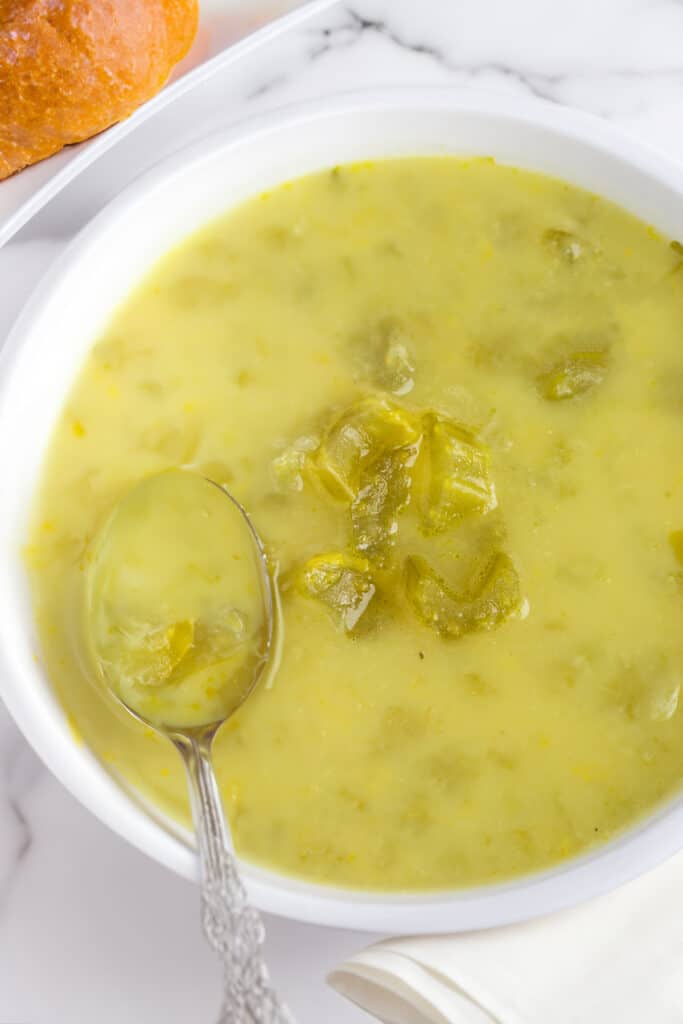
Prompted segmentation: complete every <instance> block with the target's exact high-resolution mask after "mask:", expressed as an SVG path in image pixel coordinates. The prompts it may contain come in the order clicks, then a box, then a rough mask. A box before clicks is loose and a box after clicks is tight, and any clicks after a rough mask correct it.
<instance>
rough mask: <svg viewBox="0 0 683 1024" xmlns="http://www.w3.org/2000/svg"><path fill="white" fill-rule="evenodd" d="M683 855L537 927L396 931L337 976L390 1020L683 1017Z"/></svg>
mask: <svg viewBox="0 0 683 1024" xmlns="http://www.w3.org/2000/svg"><path fill="white" fill-rule="evenodd" d="M682 911H683V854H678V855H677V856H676V857H674V858H673V859H672V860H670V861H668V863H666V864H665V865H664V866H663V867H660V868H658V869H657V870H655V871H652V872H650V873H649V874H647V875H645V876H643V877H642V878H640V879H638V880H637V881H635V882H631V883H630V884H628V885H626V886H624V887H623V888H621V889H619V890H617V891H615V892H613V893H610V894H609V895H607V896H603V897H601V898H600V899H597V900H593V901H592V902H590V903H584V904H582V905H581V906H579V907H577V908H576V909H573V910H569V911H563V912H562V913H559V914H554V915H552V916H551V917H546V918H543V919H541V920H537V921H534V922H531V923H529V924H522V925H515V926H513V927H508V928H500V929H497V930H492V931H488V932H474V933H469V934H463V935H444V936H439V937H432V938H414V939H389V940H388V941H386V942H381V943H379V944H378V945H376V946H371V947H369V948H368V949H366V950H364V951H363V952H362V953H358V954H357V955H356V956H354V957H352V958H351V959H350V960H348V961H347V962H346V963H344V964H342V965H341V966H340V967H338V968H337V969H336V970H334V971H333V972H332V973H331V975H330V977H329V979H328V980H329V983H330V984H331V985H332V986H333V987H334V988H335V989H336V990H337V991H338V992H340V993H341V994H342V995H345V996H346V997H347V998H349V999H351V1000H352V1001H353V1002H355V1003H357V1004H358V1005H359V1006H361V1007H362V1008H363V1009H364V1010H367V1011H368V1012H369V1013H371V1014H373V1015H374V1016H375V1017H377V1018H378V1019H379V1020H381V1021H383V1022H384V1024H492V1022H494V1024H681V1022H683V912H682Z"/></svg>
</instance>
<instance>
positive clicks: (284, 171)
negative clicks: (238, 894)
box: [0, 89, 683, 932]
mask: <svg viewBox="0 0 683 1024" xmlns="http://www.w3.org/2000/svg"><path fill="white" fill-rule="evenodd" d="M433 153H455V154H463V155H471V154H486V155H489V154H490V155H493V156H495V157H496V158H497V159H498V160H499V161H501V162H505V163H511V164H516V165H519V166H521V167H528V168H532V169H535V170H539V171H545V172H548V173H549V174H554V175H558V176H560V177H563V178H565V179H567V180H569V181H571V182H574V183H576V184H578V185H581V186H583V187H585V188H588V189H591V190H593V191H595V192H599V193H601V194H602V195H605V196H608V197H609V198H611V199H613V200H615V201H616V202H617V203H620V204H621V205H622V206H624V207H626V208H627V209H629V210H631V211H633V212H634V213H635V214H637V215H638V216H640V217H642V218H644V219H645V220H646V221H649V222H650V223H652V224H654V225H655V226H656V227H658V228H660V229H661V230H662V231H664V232H666V233H668V234H669V235H676V236H678V237H682V236H683V169H682V168H681V167H679V166H677V165H675V164H672V163H671V162H669V161H668V160H667V159H665V158H664V157H662V156H660V155H657V154H656V153H654V152H649V151H646V150H643V149H642V148H640V147H639V146H638V145H636V144H635V143H633V142H632V141H630V140H629V139H627V138H625V137H622V136H621V135H620V134H618V133H617V132H616V131H614V130H613V129H612V128H610V127H609V125H607V124H605V123H603V122H601V121H598V120H596V119H592V118H589V117H586V116H584V115H580V114H578V113H574V112H571V111H569V110H564V109H562V108H560V107H554V106H550V105H545V104H541V103H538V102H528V101H522V100H519V99H516V98H503V97H497V96H494V95H490V96H483V95H479V96H476V95H471V94H468V93H464V92H462V91H451V90H443V89H421V90H410V91H406V90H396V91H391V92H382V93H365V94H355V95H354V94H352V95H345V96H342V97H339V98H337V99H336V100H333V101H330V100H326V101H324V102H322V103H319V104H313V105H306V106H302V107H298V108H292V109H288V110H282V111H279V112H276V113H274V114H270V115H268V116H266V117H262V118H259V119H257V120H253V121H250V122H248V123H245V124H244V125H241V126H238V127H237V128H236V129H234V130H232V131H230V132H229V133H225V134H221V135H218V136H214V137H211V138H209V139H206V140H205V141H203V142H201V143H200V144H198V145H196V146H193V147H192V148H191V149H188V150H185V151H183V152H181V153H179V154H177V155H176V156H174V157H172V158H171V159H169V160H167V161H165V162H164V163H163V164H162V165H161V166H159V167H158V168H156V169H155V170H153V171H152V172H151V173H149V174H146V175H145V176H144V177H143V178H142V179H140V180H139V181H138V182H136V183H135V184H134V185H132V186H131V187H130V188H128V189H126V191H125V192H124V193H123V194H122V195H121V196H120V197H119V198H118V199H116V200H115V201H114V202H113V203H111V204H110V205H109V206H108V207H107V208H106V209H105V210H104V211H103V212H102V213H101V214H100V215H99V216H98V217H96V218H95V219H94V220H93V221H92V223H91V224H90V225H89V226H88V227H87V228H86V229H85V230H84V231H83V232H82V233H81V234H80V235H79V237H78V238H77V239H76V240H75V241H74V243H73V244H72V245H71V246H70V247H69V249H68V251H67V253H66V254H65V255H64V257H63V258H62V259H61V260H60V261H59V265H58V266H57V267H56V268H55V269H54V270H52V272H51V273H50V274H49V275H48V277H47V278H46V280H45V281H44V282H43V283H42V284H41V286H40V287H39V289H38V291H37V292H36V294H35V295H34V297H33V298H32V300H31V301H30V303H29V305H28V307H27V308H26V309H25V311H24V313H23V314H22V316H21V317H20V319H19V321H18V322H17V324H16V326H15V328H14V330H13V332H12V334H11V337H10V338H9V340H8V342H7V344H6V346H5V348H4V350H3V353H2V356H1V357H0V480H1V481H2V485H1V486H2V500H1V501H0V565H1V566H2V569H1V570H0V694H1V695H2V697H3V698H4V700H5V702H6V704H7V706H8V707H9V709H10V711H11V713H12V715H13V716H14V718H15V719H16V721H17V724H18V725H19V727H20V728H21V730H22V731H23V733H24V735H25V736H26V738H27V739H28V740H29V742H30V743H31V744H32V745H33V747H34V748H35V750H36V751H37V753H38V754H39V755H40V756H41V757H42V759H43V760H44V761H45V763H46V764H47V765H48V767H49V768H51V770H52V771H53V772H54V773H55V775H56V776H57V777H58V778H59V779H60V780H61V781H62V782H63V783H64V785H65V786H66V787H67V788H68V789H69V790H71V792H72V793H73V794H74V795H75V796H76V797H77V798H78V799H79V800H80V801H81V802H82V803H83V804H85V806H86V807H88V808H90V810H91V811H93V813H94V814H96V815H97V816H98V817H99V818H101V820H102V821H104V822H106V824H107V825H109V826H110V827H111V828H113V829H114V830H115V831H116V832H118V833H119V834H120V835H122V836H125V838H126V839H128V840H129V841H130V842H132V843H133V844H134V845H135V846H137V847H139V848H140V849H141V850H144V851H145V852H146V853H148V854H149V855H150V856H151V857H153V858H154V859H155V860H157V861H159V862H160V863H162V864H165V865H167V866H168V867H170V868H172V869H173V870H175V871H177V872H178V873H179V874H181V875H185V876H187V877H194V876H195V856H194V853H193V852H192V850H191V848H190V847H189V846H188V845H187V844H186V843H183V841H182V839H181V838H179V836H178V831H177V829H176V830H175V831H174V830H172V829H168V828H165V827H164V825H163V823H161V822H160V821H159V820H158V819H157V820H155V818H154V817H153V816H150V815H148V814H146V813H145V811H144V809H143V808H142V807H141V805H140V803H139V802H137V801H135V800H134V799H133V798H131V796H129V795H127V794H126V793H125V792H124V791H123V790H122V789H121V788H119V786H118V785H117V784H116V783H115V782H114V781H113V780H112V778H111V777H110V776H109V775H108V774H107V772H106V771H105V770H104V769H103V768H102V766H101V765H100V764H99V763H98V761H97V760H96V759H95V758H94V757H93V756H92V754H90V753H89V752H88V750H87V749H84V748H83V747H80V746H77V745H76V744H75V743H74V742H73V739H72V736H71V733H70V731H69V728H68V726H67V723H66V720H65V716H64V713H63V712H62V710H61V708H60V706H59V705H58V703H57V701H56V700H55V697H54V695H53V693H52V691H51V689H50V685H49V681H48V679H47V678H46V677H45V674H44V673H43V671H42V670H41V668H40V666H39V665H38V664H37V663H36V660H35V658H34V652H35V651H36V650H37V649H38V646H39V645H38V639H37V636H36V629H35V625H34V622H33V617H32V612H31V606H30V601H29V593H28V586H27V580H26V574H25V571H24V567H23V565H22V561H21V556H20V549H21V547H22V544H23V543H24V541H25V533H26V524H27V519H28V514H29V507H30V504H31V500H32V496H33V493H34V490H35V487H36V482H37V480H38V477H39V474H40V470H41V463H42V460H43V456H44V453H45V449H46V446H47V444H48V441H49V439H50V435H51V432H52V429H53V426H54V423H55V420H56V418H57V416H58V414H59V413H60V411H61V408H62V405H63V402H64V399H65V396H66V394H67V392H68V390H69V388H70V386H71V382H72V380H73V379H74V376H75V374H76V372H77V370H78V368H79V366H80V365H81V363H82V361H83V359H84V357H85V355H86V353H87V351H88V349H89V348H90V346H91V344H92V343H93V341H94V340H95V338H96V337H97V335H98V332H99V331H100V329H101V327H102V326H103V324H104V323H105V321H106V320H107V318H108V317H109V316H110V314H111V313H112V311H113V310H114V309H115V308H116V306H117V305H118V304H119V303H120V301H121V300H122V299H123V298H124V297H125V296H126V294H127V293H128V292H129V290H130V289H131V287H132V286H133V285H134V284H135V283H136V282H137V281H138V280H139V279H140V278H141V277H142V276H143V275H144V274H145V272H146V271H147V269H148V268H149V267H150V266H151V265H152V264H153V263H154V261H155V260H156V259H157V258H158V257H159V256H160V255H161V254H162V253H163V252H165V251H166V250H167V249H168V248H169V247H170V246H172V245H173V244H174V243H175V242H177V241H178V240H179V239H181V238H182V237H183V236H184V235H186V234H188V233H189V232H191V231H193V230H194V229H195V228H197V227H198V226H199V225H201V224H202V223H204V222H205V221H207V220H209V219H211V218H212V217H214V216H215V215H217V214H219V213H221V212H222V211H224V210H225V209H226V208H228V207H230V206H232V205H234V204H235V203H239V202H240V201H241V200H243V199H245V198H246V197H247V196H250V195H252V194H253V193H255V192H259V191H261V190H263V189H267V188H269V187H271V186H273V185H275V184H277V183H278V182H281V181H283V180H286V179H289V178H292V177H296V176H298V175H301V174H305V173H307V172H309V171H314V170H316V169H318V168H323V167H329V166H332V165H334V164H338V163H343V162H346V161H351V160H357V159H363V158H364V159H367V158H373V157H385V156H399V155H407V154H433ZM681 848H683V798H679V799H674V800H672V801H670V802H669V803H668V804H667V805H666V806H664V807H663V808H661V809H660V810H659V811H658V812H657V813H656V814H654V815H652V816H651V817H650V818H648V819H647V820H646V821H644V822H641V823H639V824H638V825H637V826H636V827H634V828H632V829H630V830H629V831H628V832H626V833H624V834H623V835H622V836H621V837H619V838H618V839H616V840H614V841H613V842H611V843H609V844H607V845H606V846H605V847H603V848H601V849H600V850H598V851H597V852H593V853H591V854H588V855H585V856H583V857H580V858H577V859H575V860H572V861H570V862H567V863H565V864H564V865H562V866H559V867H557V868H554V869H552V870H549V871H545V872H542V873H539V874H536V875H533V876H529V877H525V878H519V879H516V880H513V881H510V882H509V883H506V884H504V885H495V886H485V887H481V888H476V889H471V890H468V891H465V892H440V893H429V894H424V893H422V894H405V895H401V894H381V893H378V894H375V893H361V892H354V891H346V890H340V889H333V888H331V887H324V886H318V885H312V884H307V883H305V882H300V881H295V880H292V879H289V878H286V877H284V876H281V875H278V874H276V873H274V872H270V871H265V870H261V869H258V868H254V867H251V866H250V865H248V864H244V865H243V870H244V877H245V880H246V883H247V887H248V890H249V893H250V896H251V899H252V900H253V902H254V903H255V904H256V905H257V906H258V907H260V908H261V909H263V910H267V911H271V912H273V913H277V914H283V915H285V916H287V917H293V918H299V919H301V920H305V921H313V922H318V923H321V924H331V925H337V926H343V927H351V928H364V929H370V930H376V931H393V932H429V931H456V930H461V929H468V928H483V927H489V926H493V925H501V924H505V923H509V922H512V921H517V920H521V919H524V918H529V917H533V916H535V915H539V914H543V913H547V912H549V911H552V910H557V909H559V908H560V907H564V906H567V905H570V904H572V903H576V902H578V901H579V900H582V899H585V898H586V897H589V896H594V895H597V894H598V893H601V892H604V891H606V890H608V889H610V888H611V887H614V886H616V885H618V884H620V883H622V882H625V881H627V880H628V879H630V878H633V877H635V876H636V875H638V874H640V873H641V872H644V871H646V870H648V869H649V868H651V867H653V866H654V865H655V864H657V863H659V862H660V861H663V860H664V859H665V858H666V857H668V856H670V855H672V854H673V853H674V852H676V851H677V850H679V849H681Z"/></svg>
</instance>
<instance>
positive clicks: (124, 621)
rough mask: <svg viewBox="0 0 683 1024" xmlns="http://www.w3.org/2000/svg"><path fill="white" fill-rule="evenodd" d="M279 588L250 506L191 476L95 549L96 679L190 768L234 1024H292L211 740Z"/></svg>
mask: <svg viewBox="0 0 683 1024" xmlns="http://www.w3.org/2000/svg"><path fill="white" fill-rule="evenodd" d="M273 608H274V594H273V585H272V583H271V579H270V575H269V573H268V566H267V563H266V558H265V554H264V551H263V546H262V544H261V541H260V539H259V537H258V534H257V533H256V531H255V529H254V527H253V526H252V524H251V520H250V519H249V517H248V516H247V514H246V512H245V511H244V509H243V508H242V507H241V505H240V504H239V503H238V502H237V501H236V500H235V499H234V498H233V497H232V496H231V495H230V494H228V492H227V491H225V490H224V489H223V488H222V487H219V486H218V484H215V483H213V482H212V481H210V480H207V479H205V478H204V477H202V476H199V475H197V474H195V473H192V472H190V471H187V470H180V469H172V470H167V471H165V472H163V473H159V474H157V475H155V476H151V477H148V478H146V479H144V480H143V481H142V482H141V483H139V484H138V485H137V486H136V487H134V488H133V489H132V490H131V491H129V492H128V493H127V494H126V495H125V496H124V497H123V498H122V500H121V501H120V502H119V503H118V504H117V505H116V506H115V508H114V509H113V511H112V512H111V514H110V515H109V517H108V519H107V520H106V522H105V523H104V525H103V526H102V528H101V530H100V531H99V533H98V535H97V537H96V538H95V540H94V542H93V545H92V547H91V550H90V558H89V565H88V570H87V573H86V579H85V601H84V629H83V635H84V641H85V647H86V649H87V652H88V654H89V660H90V661H91V662H92V665H93V669H94V674H95V675H96V677H97V679H98V680H99V681H100V682H101V683H103V684H104V685H106V686H107V687H108V689H109V690H110V692H111V693H112V694H113V695H114V696H115V697H116V699H117V700H118V701H119V702H120V703H121V704H123V706H124V707H125V708H127V710H128V711H130V712H131V713H132V714H133V715H134V716H135V717H136V718H138V719H139V720H141V721H143V722H144V723H145V724H147V725H150V726H151V727H152V728H154V729H157V730H158V731H159V732H162V733H163V734H164V735H166V736H168V737H169V738H170V739H171V740H172V741H173V743H174V744H175V745H176V747H177V748H178V750H179V751H180V753H181V754H182V756H183V760H184V762H185V766H186V769H187V775H188V782H189V786H190V796H191V803H192V812H193V820H194V824H195V830H196V833H197V842H198V848H199V858H200V868H201V881H202V919H203V925H204V931H205V934H206V937H207V939H208V941H209V942H210V944H211V945H212V946H213V948H214V949H216V950H217V952H219V953H220V954H221V956H222V958H223V963H224V968H225V975H226V994H225V1003H224V1007H223V1011H222V1015H221V1018H220V1021H221V1022H225V1024H228V1022H230V1024H251V1022H256V1021H258V1022H260V1024H284V1022H290V1021H291V1020H292V1018H291V1016H290V1015H289V1012H288V1011H287V1010H286V1009H285V1008H284V1007H283V1006H282V1005H281V1004H280V1002H279V1000H278V998H277V996H276V995H275V993H274V991H273V989H272V987H271V986H270V982H269V979H268V972H267V969H266V966H265V964H264V962H263V959H262V957H261V944H262V942H263V937H264V929H263V925H262V923H261V919H260V917H259V915H258V913H257V912H256V911H255V910H253V909H251V908H250V907H248V906H247V903H246V893H245V890H244V887H243V885H242V882H241V880H240V878H239V875H238V872H237V867H236V864H235V860H234V858H233V856H232V854H231V852H230V840H229V835H228V830H227V825H226V822H225V817H224V815H223V810H222V805H221V801H220V795H219V792H218V787H217V784H216V780H215V776H214V773H213V768H212V764H211V746H212V742H213V739H214V737H215V735H216V732H217V731H218V729H219V727H220V726H221V725H222V724H223V722H224V721H225V720H226V719H227V718H229V717H230V715H231V714H233V712H235V711H236V710H237V708H238V707H239V706H240V705H241V704H242V702H243V701H244V700H245V699H246V698H247V697H248V696H249V694H250V693H251V691H252V690H253V688H254V687H255V686H256V684H257V682H258V680H259V678H260V677H261V675H262V673H263V670H264V668H265V667H266V665H267V663H268V659H269V655H270V651H271V645H272V641H273V628H274V623H273V618H274V613H273Z"/></svg>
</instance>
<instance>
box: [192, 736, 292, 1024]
mask: <svg viewBox="0 0 683 1024" xmlns="http://www.w3.org/2000/svg"><path fill="white" fill-rule="evenodd" d="M173 738H174V742H175V743H176V746H177V747H178V748H179V750H180V751H181V753H182V755H183V760H184V762H185V768H186V770H187V777H188V782H189V787H190V798H191V804H192V817H193V820H194V827H195V831H196V834H197V844H198V848H199V862H200V873H201V874H200V877H201V900H202V927H203V930H204V935H205V937H206V939H207V942H208V943H209V945H210V946H211V947H212V949H214V950H215V951H216V953H218V955H219V957H220V958H221V961H222V964H223V970H224V974H225V995H224V1001H223V1007H222V1009H221V1014H220V1017H219V1019H218V1022H217V1024H294V1018H293V1017H292V1015H291V1014H290V1012H289V1010H288V1009H287V1008H286V1007H285V1006H284V1005H283V1004H282V1003H281V1002H280V1000H279V999H278V997H277V994H276V993H275V990H274V989H273V987H272V985H271V983H270V978H269V975H268V968H267V967H266V964H265V961H264V959H263V954H262V945H263V940H264V938H265V928H264V926H263V921H262V920H261V916H260V914H259V913H258V911H257V910H255V909H254V908H253V907H250V906H249V905H248V903H247V894H246V891H245V888H244V885H243V884H242V880H241V878H240V876H239V872H238V870H237V864H236V862H235V858H234V857H233V855H232V853H231V852H230V840H229V836H228V828H227V825H226V821H225V816H224V814H223V807H222V804H221V798H220V793H219V791H218V785H217V783H216V777H215V775H214V772H213V766H212V763H211V741H212V739H213V736H212V735H209V736H208V737H206V738H203V739H202V738H200V739H195V738H188V737H184V736H177V735H176V736H174V737H173Z"/></svg>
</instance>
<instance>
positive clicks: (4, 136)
mask: <svg viewBox="0 0 683 1024" xmlns="http://www.w3.org/2000/svg"><path fill="white" fill-rule="evenodd" d="M197 18H198V0H0V179H2V178H6V177H7V176H8V175H9V174H13V173H14V172H15V171H18V170H20V169H21V168H22V167H25V166H26V165H27V164H31V163H35V162H36V161H37V160H42V159H44V157H46V156H50V155H51V154H52V153H56V152H57V150H59V149H61V148H62V146H65V145H67V144H68V143H71V142H81V141H82V140H83V139H87V138H89V137H90V136H91V135H95V134H96V133H97V132H100V131H102V130H103V129H104V128H108V127H109V125H111V124H114V123H115V122H116V121H120V120H121V119H122V118H124V117H127V116H128V115H129V114H131V113H132V112H133V111H134V110H135V109H136V107H138V106H139V105H140V104H141V103H144V101H145V100H147V99H149V98H150V97H151V96H153V95H154V93H156V92H157V91H158V90H159V89H160V88H161V86H162V85H163V84H164V82H165V81H166V79H167V78H168V76H169V74H170V72H171V70H172V68H173V66H174V65H175V64H176V63H177V62H178V61H179V60H181V58H182V57H184V56H185V54H186V53H187V51H188V49H189V48H190V45H191V43H192V40H193V39H194V36H195V32H196V30H197Z"/></svg>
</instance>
